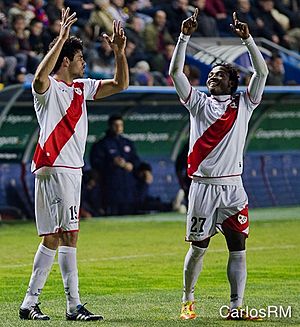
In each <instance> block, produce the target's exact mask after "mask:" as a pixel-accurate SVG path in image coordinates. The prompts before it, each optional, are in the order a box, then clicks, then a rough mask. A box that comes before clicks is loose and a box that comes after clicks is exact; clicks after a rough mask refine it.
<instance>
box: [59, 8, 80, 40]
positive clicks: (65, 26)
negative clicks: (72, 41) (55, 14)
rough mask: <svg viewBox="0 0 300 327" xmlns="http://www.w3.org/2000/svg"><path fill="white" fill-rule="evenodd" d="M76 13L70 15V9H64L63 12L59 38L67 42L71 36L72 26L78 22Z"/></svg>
mask: <svg viewBox="0 0 300 327" xmlns="http://www.w3.org/2000/svg"><path fill="white" fill-rule="evenodd" d="M75 16H76V12H73V14H72V15H70V8H69V7H68V8H67V9H64V8H63V9H62V11H61V22H60V31H59V37H60V38H61V39H63V40H66V39H67V38H68V37H69V35H70V28H71V26H72V25H73V24H74V23H75V22H76V21H77V18H76V17H75Z"/></svg>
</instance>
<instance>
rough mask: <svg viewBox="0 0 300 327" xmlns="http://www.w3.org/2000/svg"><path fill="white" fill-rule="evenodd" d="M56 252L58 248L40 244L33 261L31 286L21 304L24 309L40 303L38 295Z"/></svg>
mask: <svg viewBox="0 0 300 327" xmlns="http://www.w3.org/2000/svg"><path fill="white" fill-rule="evenodd" d="M55 254H56V250H51V249H48V248H46V247H45V246H44V245H43V244H42V243H41V244H40V245H39V247H38V249H37V251H36V254H35V257H34V261H33V268H32V274H31V277H30V282H29V286H28V289H27V292H26V295H25V298H24V300H23V303H22V305H21V308H22V309H29V308H30V307H31V306H33V305H35V304H36V303H38V297H39V295H40V293H41V291H42V289H43V287H44V285H45V283H46V280H47V277H48V275H49V272H50V270H51V267H52V264H53V261H54V258H55Z"/></svg>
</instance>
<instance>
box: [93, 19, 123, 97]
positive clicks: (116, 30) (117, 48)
mask: <svg viewBox="0 0 300 327" xmlns="http://www.w3.org/2000/svg"><path fill="white" fill-rule="evenodd" d="M103 37H104V38H105V40H106V41H107V42H108V44H109V45H110V47H111V48H112V49H113V51H114V55H115V61H116V68H115V76H114V78H113V79H106V80H103V81H102V86H101V88H100V89H99V90H98V92H97V93H96V96H95V99H101V98H104V97H107V96H109V95H112V94H115V93H118V92H120V91H123V90H125V89H127V88H128V85H129V72H128V64H127V59H126V55H125V47H126V36H125V33H124V29H123V27H122V26H121V22H120V21H118V22H116V21H115V20H114V21H113V35H112V37H111V38H110V37H109V36H108V35H106V34H103Z"/></svg>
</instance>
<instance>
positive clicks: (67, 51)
mask: <svg viewBox="0 0 300 327" xmlns="http://www.w3.org/2000/svg"><path fill="white" fill-rule="evenodd" d="M57 39H58V37H56V38H55V39H54V40H53V41H52V42H51V43H50V45H49V50H51V49H52V48H53V46H54V44H55V43H56V42H57ZM78 51H83V45H82V41H81V40H80V39H79V38H77V37H76V36H70V37H69V38H68V39H67V40H66V41H65V43H64V45H63V47H62V49H61V52H60V54H59V57H58V59H57V61H56V64H55V66H54V68H53V73H56V72H57V71H58V70H59V68H60V66H61V64H62V62H63V60H64V58H65V57H67V58H68V59H69V60H71V61H72V60H73V59H74V56H75V54H76V53H77V52H78Z"/></svg>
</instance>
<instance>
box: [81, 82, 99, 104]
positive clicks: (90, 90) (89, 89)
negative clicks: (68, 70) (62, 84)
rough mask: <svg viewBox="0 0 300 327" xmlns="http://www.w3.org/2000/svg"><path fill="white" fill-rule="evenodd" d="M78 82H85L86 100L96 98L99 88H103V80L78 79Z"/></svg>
mask: <svg viewBox="0 0 300 327" xmlns="http://www.w3.org/2000/svg"><path fill="white" fill-rule="evenodd" d="M76 81H77V82H82V83H84V94H85V99H86V100H95V96H96V94H97V92H98V90H99V89H100V88H101V84H102V83H101V82H102V80H96V79H91V78H86V79H78V80H76Z"/></svg>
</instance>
